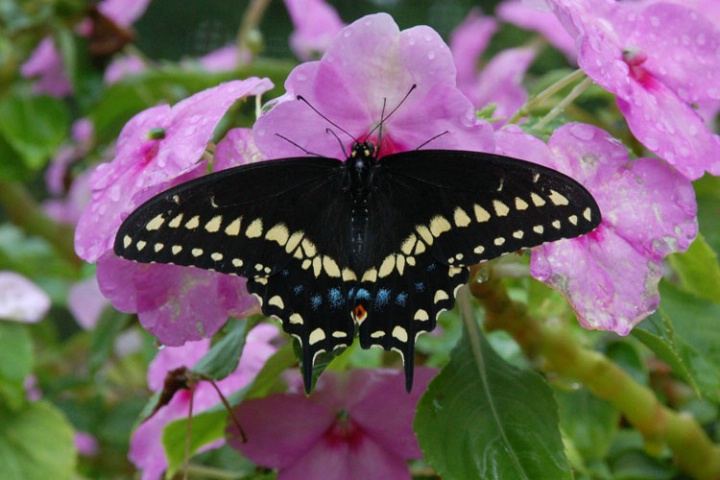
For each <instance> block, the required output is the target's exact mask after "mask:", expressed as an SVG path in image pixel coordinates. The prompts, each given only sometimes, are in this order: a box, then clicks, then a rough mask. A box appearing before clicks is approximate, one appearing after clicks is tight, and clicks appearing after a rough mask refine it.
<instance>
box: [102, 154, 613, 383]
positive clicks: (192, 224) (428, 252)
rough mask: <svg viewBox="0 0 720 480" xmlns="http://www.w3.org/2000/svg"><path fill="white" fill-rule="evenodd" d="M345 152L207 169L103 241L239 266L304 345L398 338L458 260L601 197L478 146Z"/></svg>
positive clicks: (421, 328) (581, 217)
mask: <svg viewBox="0 0 720 480" xmlns="http://www.w3.org/2000/svg"><path fill="white" fill-rule="evenodd" d="M376 152H377V149H376V147H375V146H374V145H373V144H372V143H369V142H358V143H356V144H354V145H353V148H352V151H351V154H350V156H349V157H348V158H347V159H346V161H344V162H343V161H340V160H337V159H331V158H324V157H298V158H289V159H282V160H273V161H266V162H260V163H255V164H250V165H245V166H240V167H236V168H233V169H229V170H225V171H221V172H218V173H214V174H211V175H208V176H205V177H202V178H199V179H196V180H193V181H190V182H187V183H185V184H182V185H179V186H177V187H175V188H172V189H170V190H168V191H166V192H164V193H161V194H160V195H158V196H156V197H154V198H153V199H151V200H149V201H148V202H146V203H145V204H143V205H141V206H140V207H139V208H138V209H137V210H136V211H135V212H133V213H132V214H131V215H130V216H129V217H128V218H127V219H126V220H125V221H124V223H123V225H122V226H121V227H120V230H119V232H118V234H117V237H116V243H115V252H116V254H118V255H119V256H121V257H123V258H127V259H130V260H135V261H140V262H161V263H173V264H178V265H189V266H195V267H199V268H204V269H210V270H216V271H219V272H223V273H226V274H231V275H241V276H244V277H247V278H248V283H247V287H248V291H249V292H251V293H253V294H254V295H256V296H257V297H258V299H259V300H260V302H261V304H262V310H263V313H264V314H266V315H269V316H274V317H276V318H279V319H280V320H281V321H282V322H283V329H284V330H285V331H286V332H288V333H289V334H291V335H293V336H294V337H296V338H297V339H298V340H299V341H300V344H301V346H302V351H303V359H302V360H303V377H304V380H305V384H306V388H309V386H310V384H311V381H312V366H313V363H314V361H315V358H316V357H317V355H318V354H319V353H321V352H329V351H332V350H335V349H338V348H343V347H346V346H348V345H350V343H351V342H352V341H353V338H354V337H355V335H356V334H357V335H358V337H359V340H360V344H361V346H362V347H363V348H369V347H371V346H378V347H381V348H383V349H386V350H395V351H397V352H399V353H400V354H401V355H402V357H403V360H404V364H405V371H406V379H407V387H408V389H409V388H410V386H411V384H412V369H413V359H414V344H415V339H416V337H417V335H418V334H420V333H423V332H429V331H431V330H432V329H433V328H434V327H435V325H436V318H437V316H438V315H439V313H440V312H442V311H444V310H447V309H450V308H452V307H453V305H454V302H455V292H456V291H457V289H458V288H459V287H460V286H462V285H463V284H465V282H466V281H467V278H468V268H467V267H468V266H470V265H474V264H476V263H479V262H480V261H483V260H487V259H491V258H494V257H497V256H500V255H502V254H504V253H508V252H512V251H516V250H519V249H521V248H527V247H532V246H536V245H539V244H542V243H545V242H548V241H553V240H558V239H560V238H567V237H575V236H578V235H582V234H584V233H587V232H589V231H591V230H593V229H594V228H595V227H596V226H597V225H598V224H599V222H600V211H599V209H598V207H597V204H596V203H595V201H594V200H593V198H592V196H591V195H590V194H589V193H588V192H587V190H585V189H584V188H583V187H582V186H581V185H579V184H578V183H577V182H575V181H574V180H572V179H570V178H569V177H566V176H565V175H562V174H560V173H558V172H555V171H553V170H551V169H548V168H545V167H542V166H539V165H535V164H532V163H529V162H524V161H520V160H516V159H512V158H508V157H503V156H499V155H493V154H488V153H478V152H464V151H450V150H415V151H410V152H403V153H396V154H392V155H388V156H385V157H382V158H380V159H378V158H377V157H376Z"/></svg>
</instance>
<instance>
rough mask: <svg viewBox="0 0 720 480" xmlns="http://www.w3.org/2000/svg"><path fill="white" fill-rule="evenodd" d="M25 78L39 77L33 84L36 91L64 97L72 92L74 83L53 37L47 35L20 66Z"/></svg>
mask: <svg viewBox="0 0 720 480" xmlns="http://www.w3.org/2000/svg"><path fill="white" fill-rule="evenodd" d="M20 73H21V74H22V75H23V77H25V78H33V77H37V79H38V80H37V82H36V83H35V85H34V86H33V89H34V91H35V92H36V93H46V94H48V95H52V96H54V97H64V96H65V95H68V94H70V93H71V92H72V85H70V80H68V78H67V75H66V74H65V66H64V65H63V62H62V57H60V52H58V50H57V48H56V47H55V44H54V43H53V40H52V38H50V37H46V38H44V39H42V40H41V41H40V43H39V44H38V46H37V47H36V48H35V50H33V52H32V54H30V58H28V59H27V61H26V62H25V63H23V64H22V66H21V67H20Z"/></svg>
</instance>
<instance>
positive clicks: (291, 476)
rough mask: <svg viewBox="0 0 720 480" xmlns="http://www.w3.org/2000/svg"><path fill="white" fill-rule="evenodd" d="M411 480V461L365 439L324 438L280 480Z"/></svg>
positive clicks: (283, 471)
mask: <svg viewBox="0 0 720 480" xmlns="http://www.w3.org/2000/svg"><path fill="white" fill-rule="evenodd" d="M369 478H387V479H393V480H396V479H397V480H401V479H410V478H411V477H410V472H409V470H408V466H407V462H406V461H405V460H404V459H403V458H402V457H397V456H395V455H393V454H392V453H391V452H389V451H387V450H385V449H384V448H383V447H382V446H380V445H378V444H376V443H375V442H374V441H373V440H372V439H370V438H369V437H366V436H361V437H360V438H358V440H357V441H356V442H354V443H352V444H348V443H341V444H337V443H334V442H333V441H332V440H330V439H328V438H323V439H321V440H320V441H319V442H318V443H317V444H315V445H314V446H313V447H312V448H311V449H310V450H309V451H308V452H307V453H306V454H305V455H303V456H302V457H301V458H300V459H299V460H298V461H297V462H296V463H294V464H292V465H290V466H289V467H288V468H286V469H283V470H280V472H279V474H278V480H366V479H369Z"/></svg>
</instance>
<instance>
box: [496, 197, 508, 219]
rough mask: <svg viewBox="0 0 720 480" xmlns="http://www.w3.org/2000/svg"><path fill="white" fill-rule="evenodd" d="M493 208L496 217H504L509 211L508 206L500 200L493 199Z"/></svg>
mask: <svg viewBox="0 0 720 480" xmlns="http://www.w3.org/2000/svg"><path fill="white" fill-rule="evenodd" d="M493 208H494V209H495V213H497V215H498V217H506V216H507V214H508V213H510V208H509V207H508V206H507V205H505V204H504V203H503V202H501V201H500V200H493Z"/></svg>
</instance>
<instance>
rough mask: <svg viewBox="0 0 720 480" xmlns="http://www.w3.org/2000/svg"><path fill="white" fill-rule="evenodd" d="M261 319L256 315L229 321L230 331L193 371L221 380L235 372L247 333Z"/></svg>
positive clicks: (199, 361)
mask: <svg viewBox="0 0 720 480" xmlns="http://www.w3.org/2000/svg"><path fill="white" fill-rule="evenodd" d="M261 319H262V317H260V316H256V317H251V318H248V319H246V320H240V321H232V322H230V323H228V328H229V330H230V331H229V332H228V333H227V334H226V335H225V336H224V337H223V338H222V339H221V340H220V341H219V342H217V343H216V344H215V345H213V346H212V347H211V348H210V351H209V352H208V353H206V354H205V355H203V357H202V358H201V359H200V360H198V362H197V363H196V364H195V366H194V367H193V368H192V371H193V372H195V373H202V374H204V375H207V376H208V377H210V378H213V379H215V380H221V379H223V378H225V377H227V376H228V375H230V374H231V373H232V372H234V371H235V370H236V369H237V366H238V363H240V356H241V355H242V352H243V349H244V348H245V341H246V340H247V334H248V333H249V332H250V330H252V329H253V327H255V325H257V324H258V323H259V322H260V320H261Z"/></svg>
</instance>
